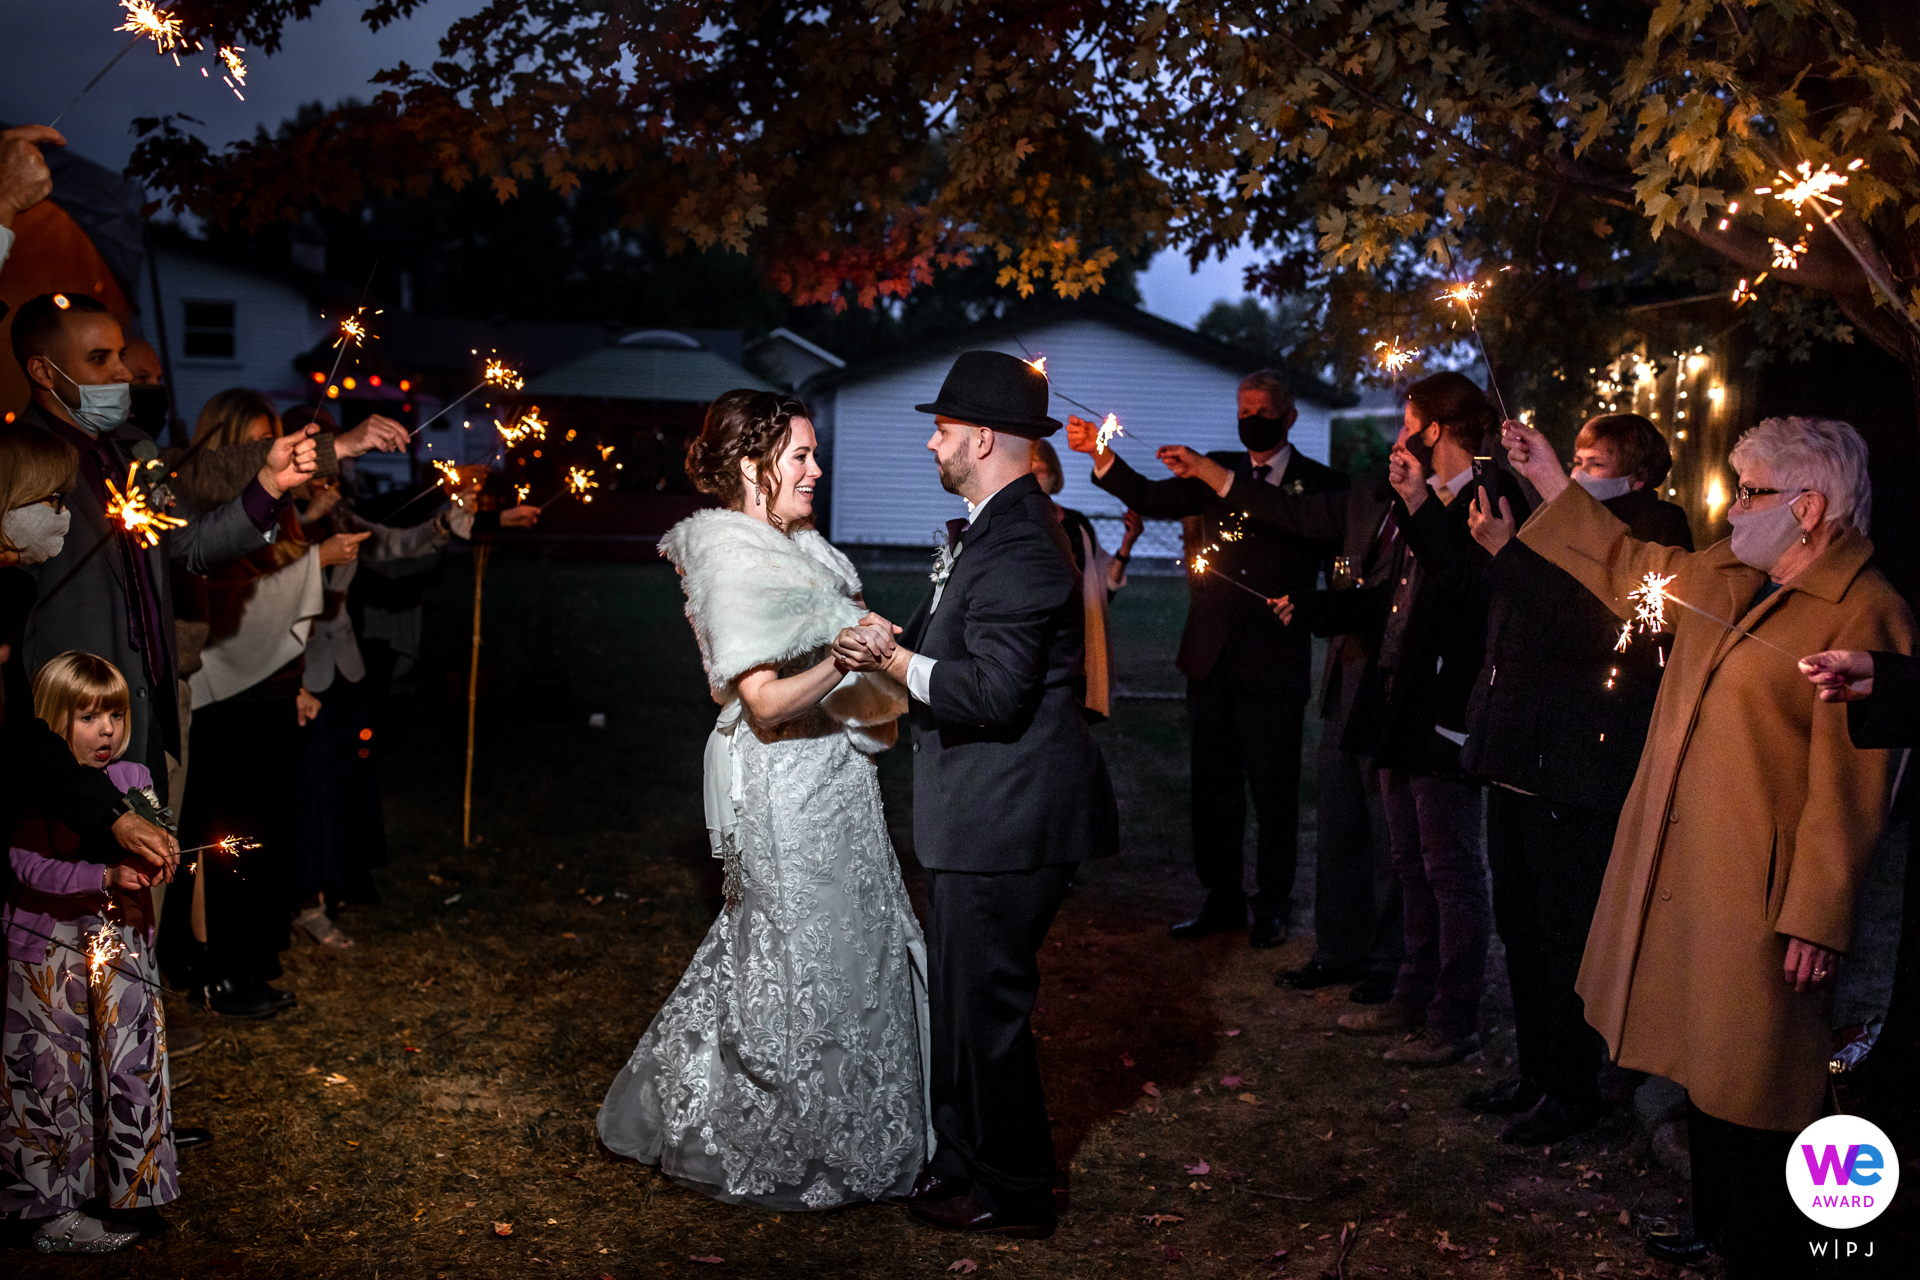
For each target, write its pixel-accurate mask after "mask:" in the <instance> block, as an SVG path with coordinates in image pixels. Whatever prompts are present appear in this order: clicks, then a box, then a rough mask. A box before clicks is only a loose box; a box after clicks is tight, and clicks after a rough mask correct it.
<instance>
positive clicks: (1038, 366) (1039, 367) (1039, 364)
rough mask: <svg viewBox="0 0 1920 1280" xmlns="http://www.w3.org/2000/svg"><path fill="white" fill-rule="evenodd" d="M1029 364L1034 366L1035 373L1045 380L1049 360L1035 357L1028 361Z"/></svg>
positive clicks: (1043, 357)
mask: <svg viewBox="0 0 1920 1280" xmlns="http://www.w3.org/2000/svg"><path fill="white" fill-rule="evenodd" d="M1027 363H1028V364H1029V365H1031V366H1032V368H1033V371H1034V372H1035V373H1038V374H1039V375H1040V376H1041V377H1043V378H1044V377H1046V375H1047V358H1046V357H1045V356H1035V357H1034V358H1033V359H1031V360H1029V361H1027Z"/></svg>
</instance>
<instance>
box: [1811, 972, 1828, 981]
mask: <svg viewBox="0 0 1920 1280" xmlns="http://www.w3.org/2000/svg"><path fill="white" fill-rule="evenodd" d="M1813 980H1814V981H1815V982H1825V981H1826V980H1827V971H1826V970H1825V969H1815V970H1814V971H1813Z"/></svg>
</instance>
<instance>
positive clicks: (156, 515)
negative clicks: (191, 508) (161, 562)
mask: <svg viewBox="0 0 1920 1280" xmlns="http://www.w3.org/2000/svg"><path fill="white" fill-rule="evenodd" d="M139 471H140V464H139V463H137V462H136V463H132V464H130V465H129V466H128V467H127V490H126V492H125V493H122V492H121V491H120V489H119V488H118V486H116V485H115V484H114V483H113V481H112V479H108V481H107V519H109V520H118V521H119V522H120V527H121V528H123V529H125V530H126V531H127V532H128V533H130V534H132V535H133V536H134V538H135V540H136V541H138V542H139V543H140V544H141V545H143V546H147V547H157V546H159V545H160V534H161V532H162V531H164V530H167V529H183V528H185V527H186V524H187V522H186V521H185V520H179V519H176V518H174V517H173V516H170V515H168V514H167V513H166V512H164V511H155V510H154V509H153V508H151V507H149V506H148V505H147V495H146V494H145V493H144V492H142V491H141V489H140V486H139V485H137V484H135V483H134V479H133V478H134V476H136V475H138V474H139Z"/></svg>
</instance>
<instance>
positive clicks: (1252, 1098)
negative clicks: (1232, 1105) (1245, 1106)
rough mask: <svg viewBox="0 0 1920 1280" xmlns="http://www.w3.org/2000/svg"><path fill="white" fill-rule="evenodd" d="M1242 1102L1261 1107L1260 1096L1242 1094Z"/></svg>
mask: <svg viewBox="0 0 1920 1280" xmlns="http://www.w3.org/2000/svg"><path fill="white" fill-rule="evenodd" d="M1240 1101H1242V1102H1251V1103H1253V1104H1254V1105H1255V1106H1259V1105H1260V1099H1259V1097H1258V1096H1256V1095H1254V1094H1251V1093H1243V1094H1241V1095H1240Z"/></svg>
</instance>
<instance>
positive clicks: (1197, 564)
mask: <svg viewBox="0 0 1920 1280" xmlns="http://www.w3.org/2000/svg"><path fill="white" fill-rule="evenodd" d="M1219 549H1220V548H1219V547H1202V548H1201V549H1200V550H1199V551H1197V552H1195V553H1194V556H1193V559H1191V560H1189V561H1188V562H1187V567H1188V568H1190V569H1192V570H1193V571H1194V572H1195V573H1211V574H1212V575H1213V576H1214V577H1216V578H1218V579H1220V581H1222V582H1224V583H1226V584H1227V585H1228V586H1230V587H1238V588H1239V589H1240V590H1242V591H1244V592H1246V593H1247V594H1248V595H1250V596H1252V597H1253V598H1254V599H1255V600H1258V601H1259V602H1260V603H1261V604H1267V605H1270V604H1272V603H1273V601H1272V600H1270V599H1268V598H1267V597H1266V596H1264V595H1262V594H1261V593H1260V592H1258V591H1255V590H1254V589H1253V588H1252V587H1250V586H1248V585H1247V584H1246V583H1244V582H1241V581H1239V580H1238V579H1235V578H1229V577H1228V576H1227V575H1226V574H1224V573H1222V572H1220V571H1219V570H1218V569H1216V568H1214V567H1213V561H1212V560H1210V559H1208V556H1209V555H1210V554H1211V553H1212V552H1215V551H1218V550H1219Z"/></svg>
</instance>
